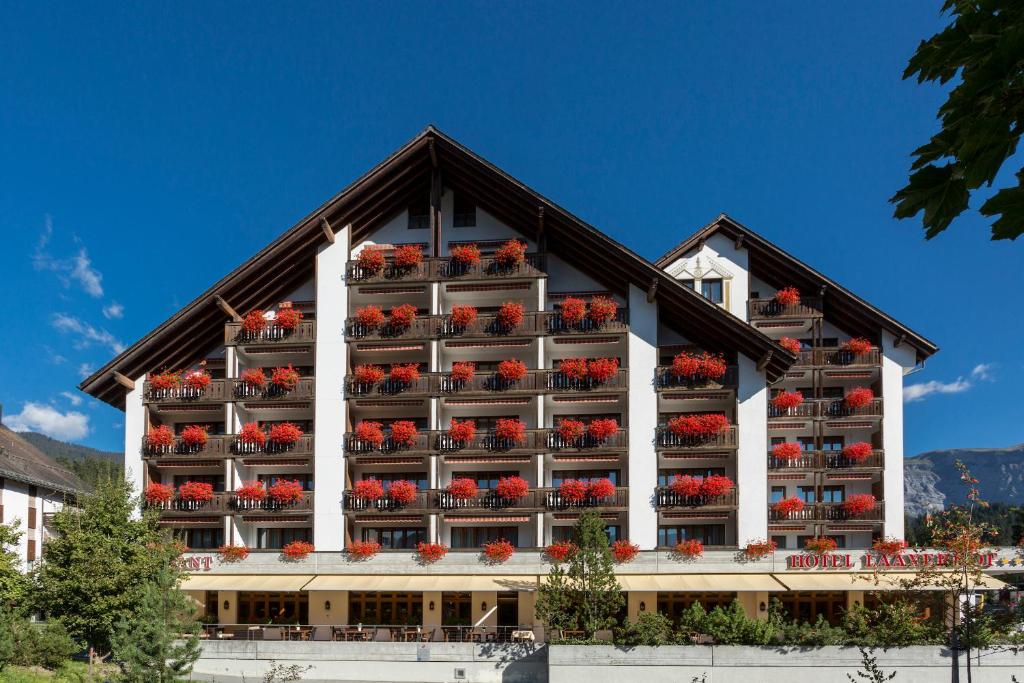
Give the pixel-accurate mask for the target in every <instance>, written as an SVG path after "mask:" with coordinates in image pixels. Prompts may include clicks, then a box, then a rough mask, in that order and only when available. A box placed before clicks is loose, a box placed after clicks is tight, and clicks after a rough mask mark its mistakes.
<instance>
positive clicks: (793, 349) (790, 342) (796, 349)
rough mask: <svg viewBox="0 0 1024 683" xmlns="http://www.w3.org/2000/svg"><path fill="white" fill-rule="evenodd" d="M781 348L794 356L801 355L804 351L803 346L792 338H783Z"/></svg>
mask: <svg viewBox="0 0 1024 683" xmlns="http://www.w3.org/2000/svg"><path fill="white" fill-rule="evenodd" d="M779 346H781V347H782V348H784V349H786V350H787V351H789V352H790V353H792V354H793V355H794V356H795V355H797V354H798V353H800V351H801V350H802V349H803V346H802V345H801V344H800V342H799V341H797V340H796V339H793V338H792V337H783V338H782V339H780V340H779Z"/></svg>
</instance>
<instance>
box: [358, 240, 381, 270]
mask: <svg viewBox="0 0 1024 683" xmlns="http://www.w3.org/2000/svg"><path fill="white" fill-rule="evenodd" d="M385 262H386V259H385V258H384V251H383V250H382V249H380V248H375V247H364V248H363V249H362V251H360V252H359V256H357V257H356V264H357V265H358V266H359V267H360V268H361V269H363V270H365V271H366V272H367V273H369V274H370V275H375V274H376V273H379V272H380V271H381V269H382V268H384V263H385Z"/></svg>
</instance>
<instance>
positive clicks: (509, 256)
mask: <svg viewBox="0 0 1024 683" xmlns="http://www.w3.org/2000/svg"><path fill="white" fill-rule="evenodd" d="M525 259H526V245H525V244H524V243H522V242H520V241H519V240H509V241H508V242H505V244H503V245H501V246H500V247H498V250H497V251H495V252H494V261H495V262H496V263H497V264H498V265H499V266H501V267H502V268H511V267H512V266H518V265H519V264H520V263H522V262H523V261H524V260H525Z"/></svg>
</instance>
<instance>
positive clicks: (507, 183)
mask: <svg viewBox="0 0 1024 683" xmlns="http://www.w3.org/2000/svg"><path fill="white" fill-rule="evenodd" d="M435 181H436V182H439V183H441V184H443V186H445V187H448V188H451V189H452V190H454V191H455V192H457V193H458V192H462V193H465V194H466V195H468V196H470V197H471V198H472V199H473V200H474V202H475V203H476V204H477V205H478V206H480V207H481V208H482V209H483V210H484V211H487V212H488V213H490V214H491V215H493V216H495V218H497V219H498V220H500V221H502V222H504V223H506V224H508V225H510V226H514V227H516V228H517V229H519V230H520V231H521V232H523V233H524V234H526V235H529V236H531V237H533V238H534V239H537V240H538V241H540V239H541V238H542V237H543V238H544V239H545V240H546V242H547V248H548V251H552V252H554V253H562V254H566V255H572V256H571V258H570V259H569V260H570V262H571V263H572V264H573V265H574V266H575V267H577V268H579V269H580V270H581V271H583V272H586V273H587V274H589V275H591V276H592V277H594V279H596V280H598V281H599V282H608V280H609V279H610V278H613V279H615V280H616V284H617V290H618V291H619V292H620V293H624V292H625V291H626V290H628V286H629V285H630V284H632V285H635V286H637V287H640V288H641V289H643V290H645V291H647V292H648V293H649V294H650V295H652V296H653V297H654V298H655V299H656V300H657V301H658V303H659V310H660V314H661V316H662V319H663V320H665V321H668V322H669V323H670V324H671V322H672V321H673V320H680V321H683V320H692V319H699V320H700V321H701V324H699V325H693V326H692V329H690V328H688V329H687V330H686V332H687V336H688V337H690V338H691V339H692V340H693V341H694V342H695V343H697V344H700V345H702V346H705V347H707V348H710V349H722V350H725V349H735V350H737V351H738V352H740V353H742V354H744V355H746V356H748V357H750V358H753V359H757V360H760V361H761V362H762V363H763V366H764V369H765V371H766V372H767V374H768V378H769V380H770V381H773V380H775V379H777V378H778V377H780V376H781V375H782V374H783V373H784V372H785V371H786V369H787V368H788V367H789V366H790V365H792V363H793V362H795V360H796V357H795V356H794V355H793V354H791V353H790V352H788V351H786V350H785V349H783V348H782V347H780V346H778V345H777V344H775V343H774V342H773V341H772V340H771V339H769V338H768V337H767V336H765V335H764V334H762V333H761V332H759V331H757V330H755V329H753V328H752V327H751V326H749V325H747V324H746V323H745V322H743V321H742V320H740V319H739V318H736V317H735V316H732V315H730V314H729V313H727V312H725V311H723V310H722V309H720V308H719V307H718V306H715V305H714V304H712V303H710V302H709V301H707V300H706V299H705V298H704V297H703V296H701V295H699V294H697V293H696V292H693V291H691V290H690V289H688V288H686V287H684V286H683V285H682V284H681V283H679V282H678V281H677V280H675V279H674V278H672V277H670V276H669V275H667V274H666V273H664V272H663V271H662V270H661V269H660V268H657V267H656V266H655V265H654V264H652V263H651V262H650V261H647V260H646V259H644V258H642V257H640V256H639V255H637V254H635V253H634V252H632V251H631V250H629V249H627V248H626V247H624V246H623V245H621V244H619V243H618V242H616V241H615V240H613V239H611V238H610V237H608V236H607V235H605V234H604V233H602V232H600V231H599V230H597V229H596V228H594V227H593V226H591V225H588V224H587V223H585V222H584V221H582V220H580V219H579V218H577V217H576V216H574V215H573V214H571V213H569V212H568V211H566V210H565V209H563V208H561V207H559V206H558V205H556V204H555V203H554V202H552V201H551V200H549V199H546V198H545V197H543V196H542V195H540V194H539V193H538V192H536V191H534V190H532V189H530V188H529V187H527V186H526V185H524V184H523V183H521V182H520V181H518V180H516V179H515V178H513V177H512V176H510V175H508V174H507V173H505V172H504V171H502V170H501V169H499V168H498V167H496V166H494V165H493V164H491V163H490V162H488V161H486V160H485V159H483V158H482V157H480V156H478V155H477V154H475V153H474V152H472V151H470V150H469V149H467V148H466V147H464V146H462V145H461V144H459V143H458V142H456V141H455V140H454V139H452V138H450V137H448V136H447V135H445V134H444V133H442V132H441V131H439V130H437V129H436V128H434V127H433V126H428V127H427V128H426V129H424V130H423V131H422V132H420V133H419V135H417V136H416V137H415V138H413V139H412V140H410V141H409V142H407V143H406V144H405V145H403V146H402V147H401V148H399V149H398V150H397V151H395V152H394V153H393V154H391V155H390V156H389V157H387V158H386V159H385V160H384V161H382V162H381V163H380V164H378V165H377V166H375V167H374V168H372V169H371V170H370V171H369V172H367V173H366V174H364V175H363V176H362V177H360V178H359V179H358V180H356V181H355V182H354V183H352V184H351V185H349V186H348V187H347V188H345V189H344V190H342V191H341V192H340V193H338V194H337V195H335V196H334V197H332V198H331V199H329V200H328V201H327V202H325V203H324V204H323V205H321V206H320V207H318V208H317V209H316V210H315V211H313V212H312V213H310V214H309V215H307V216H306V217H305V218H303V219H302V220H300V221H299V222H298V223H297V224H295V225H294V226H292V227H291V228H289V229H288V230H287V231H286V232H285V233H284V234H283V235H281V236H280V237H278V238H277V239H276V240H274V241H273V242H271V243H270V244H269V245H268V246H267V247H265V248H264V249H262V250H260V251H259V252H258V253H257V254H256V255H255V256H253V257H252V258H251V259H249V260H248V261H246V262H245V263H243V264H242V265H240V266H239V267H238V268H236V269H235V270H234V271H232V272H231V273H229V274H228V275H227V276H225V277H224V278H222V279H221V280H220V281H218V282H217V283H216V284H214V285H213V286H212V287H210V288H209V289H207V290H206V291H205V292H203V293H202V294H201V295H199V296H198V297H197V298H196V299H195V300H194V301H192V302H191V303H189V304H188V305H186V306H185V307H184V308H182V309H181V310H180V311H178V312H177V313H175V314H174V315H173V316H172V317H171V318H169V319H168V320H166V321H165V322H164V323H162V324H161V325H160V326H159V327H157V328H156V329H155V330H153V331H152V332H150V333H149V334H147V335H146V336H145V337H143V338H142V339H141V340H139V341H138V342H136V343H135V344H133V345H132V346H130V347H129V348H128V349H126V350H125V351H124V352H122V353H121V354H119V355H118V356H117V357H116V358H114V359H113V360H111V361H110V362H109V363H107V364H106V365H104V366H103V367H102V368H100V369H99V370H97V371H96V372H95V373H94V374H93V375H92V376H90V377H88V378H87V379H85V380H84V381H83V382H82V383H81V384H80V385H79V388H80V389H81V390H82V391H85V392H87V393H89V394H91V395H92V396H95V397H96V398H98V399H100V400H103V401H106V402H107V403H110V404H111V405H113V406H115V407H119V408H122V407H123V406H124V394H125V392H124V388H123V387H121V386H120V385H119V384H118V383H117V382H116V381H115V379H114V372H119V373H121V374H123V375H125V376H127V377H130V378H135V377H138V376H140V375H142V374H144V373H146V372H151V371H154V370H159V369H162V368H164V367H169V368H177V367H182V366H184V365H186V364H188V363H191V362H194V361H195V360H198V359H199V357H200V356H201V355H203V354H205V353H207V352H208V351H209V350H210V349H212V348H214V347H215V346H216V345H217V344H218V343H219V342H220V341H221V340H222V338H223V323H224V322H225V319H226V315H225V313H224V312H223V311H222V310H221V309H220V307H219V306H218V305H217V297H222V298H223V299H224V300H225V301H227V302H228V303H229V304H230V305H231V306H232V307H234V308H235V309H236V310H238V311H242V312H244V311H248V310H251V309H254V308H263V307H266V306H268V305H271V304H272V303H273V302H275V301H278V300H280V297H282V296H284V295H286V294H287V293H288V292H290V291H292V290H293V289H294V288H295V287H297V286H298V285H299V284H301V283H302V282H303V281H305V280H307V279H309V278H310V277H311V276H312V275H313V267H314V257H315V254H316V250H317V248H318V246H320V245H321V244H323V243H324V242H325V241H326V240H327V236H326V234H325V228H324V221H326V226H327V228H328V229H331V230H333V231H335V232H336V231H337V229H339V228H341V227H342V226H346V225H350V226H351V228H352V244H357V243H359V242H360V241H362V240H363V239H365V238H366V237H367V236H368V235H369V234H370V233H371V232H372V231H373V230H374V229H375V228H376V227H378V226H380V225H381V224H382V223H383V222H385V221H386V220H389V219H390V218H392V217H393V216H395V215H396V214H397V213H399V212H400V211H402V210H404V209H405V208H406V206H407V205H408V204H409V201H410V200H411V199H412V198H414V197H417V196H423V194H421V193H428V192H429V191H430V188H431V186H432V184H433V183H434V182H435ZM527 226H529V227H527Z"/></svg>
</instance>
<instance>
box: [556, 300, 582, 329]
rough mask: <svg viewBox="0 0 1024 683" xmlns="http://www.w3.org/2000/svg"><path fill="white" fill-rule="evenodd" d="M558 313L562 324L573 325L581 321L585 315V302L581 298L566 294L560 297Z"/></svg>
mask: <svg viewBox="0 0 1024 683" xmlns="http://www.w3.org/2000/svg"><path fill="white" fill-rule="evenodd" d="M559 313H560V314H561V316H562V323H563V324H565V325H567V326H569V327H574V326H576V325H579V324H580V323H581V322H583V319H584V318H586V317H587V304H586V302H585V301H583V299H577V298H576V297H574V296H567V297H565V298H564V299H562V306H561V309H560V311H559Z"/></svg>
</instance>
